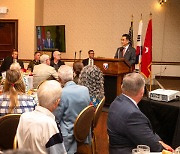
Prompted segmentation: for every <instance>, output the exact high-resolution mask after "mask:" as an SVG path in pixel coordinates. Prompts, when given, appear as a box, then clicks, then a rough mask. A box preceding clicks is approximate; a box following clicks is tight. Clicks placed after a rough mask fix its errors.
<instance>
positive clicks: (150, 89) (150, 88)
mask: <svg viewBox="0 0 180 154" xmlns="http://www.w3.org/2000/svg"><path fill="white" fill-rule="evenodd" d="M150 19H152V13H151V12H150ZM149 91H150V92H151V91H152V61H151V72H150V87H149Z"/></svg>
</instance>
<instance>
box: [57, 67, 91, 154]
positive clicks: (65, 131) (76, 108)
mask: <svg viewBox="0 0 180 154" xmlns="http://www.w3.org/2000/svg"><path fill="white" fill-rule="evenodd" d="M58 76H59V80H60V82H61V84H62V85H63V86H64V88H63V90H62V96H61V101H60V104H59V106H58V107H57V109H56V110H55V111H54V115H55V116H56V120H57V121H58V122H59V123H60V128H61V131H62V136H63V139H64V145H65V148H66V151H67V153H68V154H74V153H76V151H77V143H76V141H75V138H74V136H73V128H74V122H75V120H76V118H77V116H78V115H79V113H80V112H81V111H82V110H83V109H84V108H85V107H87V106H88V105H89V103H90V98H89V91H88V88H86V87H84V86H80V85H76V84H75V83H74V81H73V69H72V67H70V66H67V65H62V66H61V67H60V68H59V70H58Z"/></svg>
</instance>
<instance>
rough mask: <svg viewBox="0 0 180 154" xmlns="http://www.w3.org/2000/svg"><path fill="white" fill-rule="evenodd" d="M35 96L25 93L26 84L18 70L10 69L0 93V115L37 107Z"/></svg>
mask: <svg viewBox="0 0 180 154" xmlns="http://www.w3.org/2000/svg"><path fill="white" fill-rule="evenodd" d="M35 106H36V103H35V100H34V98H33V97H31V96H29V95H26V94H25V85H24V82H23V79H22V75H21V73H20V71H18V70H8V71H7V72H6V79H5V84H4V89H3V94H2V95H0V116H2V115H5V114H10V113H23V112H27V111H32V110H34V109H35Z"/></svg>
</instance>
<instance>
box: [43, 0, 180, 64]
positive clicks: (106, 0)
mask: <svg viewBox="0 0 180 154" xmlns="http://www.w3.org/2000/svg"><path fill="white" fill-rule="evenodd" d="M179 7H180V5H179V0H173V1H169V2H168V3H167V4H166V5H164V6H162V7H160V5H159V4H158V1H157V0H138V1H137V0H136V1H134V0H73V1H69V0H51V1H49V0H44V25H55V24H65V25H66V47H67V53H66V54H64V55H62V56H63V57H64V58H73V56H74V52H75V51H76V52H79V50H82V57H86V56H87V51H88V50H89V49H94V50H95V52H96V56H100V57H113V56H114V53H115V52H116V48H117V47H118V46H120V37H121V35H122V34H123V33H128V30H129V27H130V21H131V15H132V14H133V15H134V40H135V45H136V37H137V29H138V22H139V20H140V15H141V13H142V14H143V23H144V25H143V39H144V36H145V32H146V28H147V23H148V20H149V13H150V12H152V14H153V16H152V18H153V60H154V61H161V60H163V61H180V54H178V55H176V53H177V52H178V50H179V45H178V43H179V41H180V30H179V26H178V24H179V19H180V16H179V13H180V11H179V10H180V8H179ZM174 8H175V9H174ZM172 16H173V18H172ZM176 20H177V21H176ZM172 31H173V32H174V33H172ZM173 34H175V36H176V43H173V45H172V46H171V47H172V48H173V49H172V48H170V47H169V44H171V42H169V41H170V40H172V39H173V36H172V35H173ZM164 37H165V38H164ZM163 38H164V39H163ZM169 39H170V40H169ZM170 50H173V51H174V52H173V54H170Z"/></svg>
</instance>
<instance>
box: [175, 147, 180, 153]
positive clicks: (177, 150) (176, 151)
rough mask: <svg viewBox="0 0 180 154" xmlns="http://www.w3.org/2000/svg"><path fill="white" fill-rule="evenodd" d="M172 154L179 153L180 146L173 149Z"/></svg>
mask: <svg viewBox="0 0 180 154" xmlns="http://www.w3.org/2000/svg"><path fill="white" fill-rule="evenodd" d="M174 154H180V146H179V147H177V148H176V149H175V151H174Z"/></svg>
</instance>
